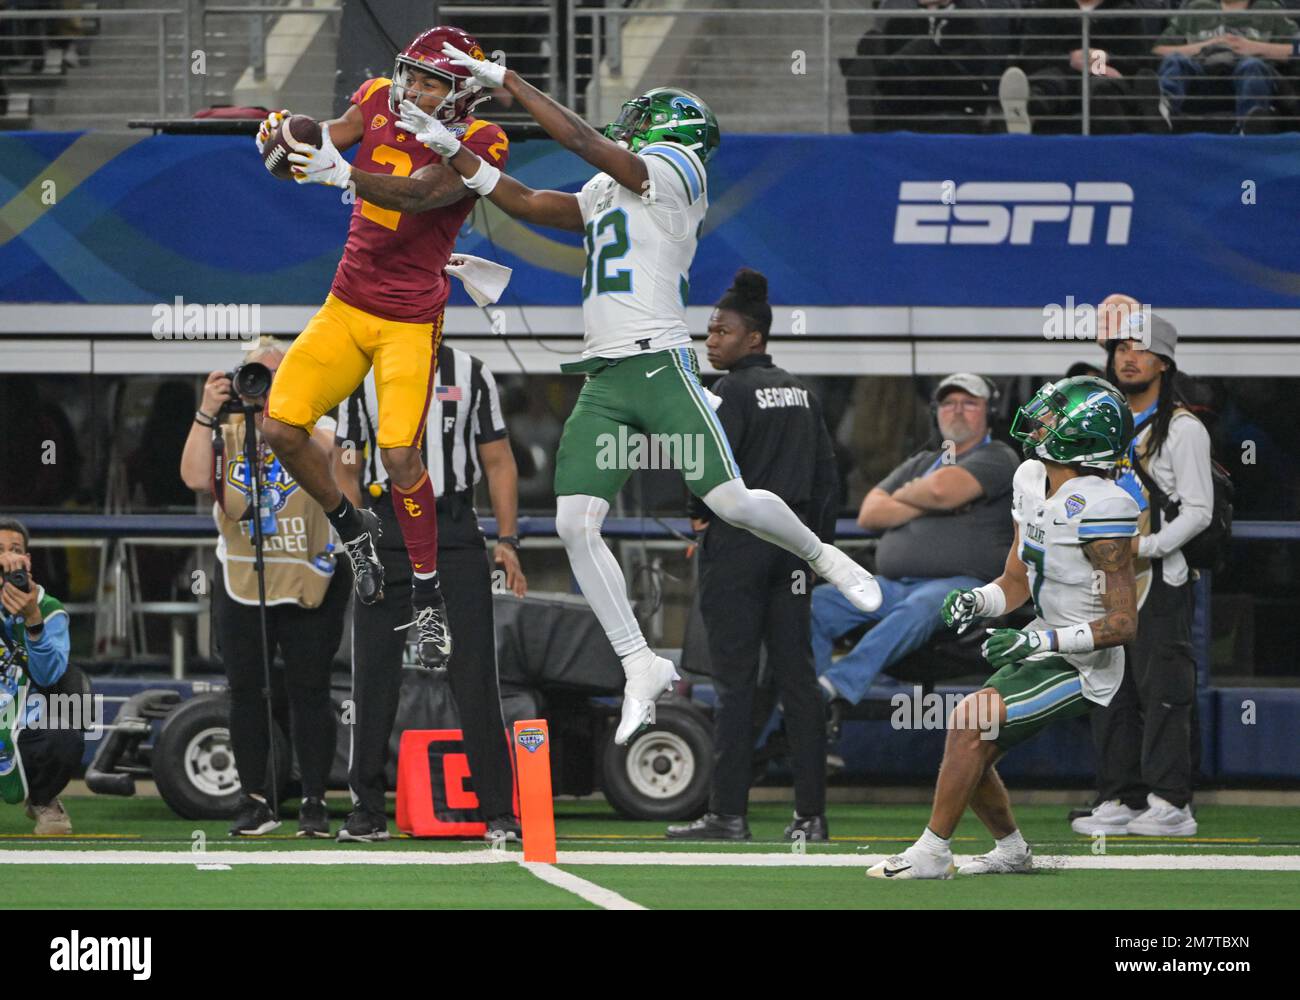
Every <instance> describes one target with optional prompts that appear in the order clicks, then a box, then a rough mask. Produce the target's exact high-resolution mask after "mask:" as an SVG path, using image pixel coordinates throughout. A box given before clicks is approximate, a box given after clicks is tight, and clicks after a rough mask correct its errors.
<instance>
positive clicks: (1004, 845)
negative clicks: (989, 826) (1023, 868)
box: [994, 830, 1029, 855]
mask: <svg viewBox="0 0 1300 1000" xmlns="http://www.w3.org/2000/svg"><path fill="white" fill-rule="evenodd" d="M994 843H995V844H997V845H998V846H997V849H998V850H999V851H1002V852H1003V853H1005V854H1016V855H1020V854H1024V853H1025V852H1026V851H1028V850H1029V845H1028V844H1026V843H1025V838H1024V837H1022V836H1021V835H1020V831H1019V830H1012V831H1011V832H1010V833H1008V834H1007V835H1006V836H1005V837H999V838H997V839H995V840H994Z"/></svg>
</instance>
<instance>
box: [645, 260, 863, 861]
mask: <svg viewBox="0 0 1300 1000" xmlns="http://www.w3.org/2000/svg"><path fill="white" fill-rule="evenodd" d="M771 326H772V309H771V307H770V306H769V305H768V302H767V279H766V278H765V277H763V275H761V274H759V273H758V272H757V271H752V270H749V269H748V268H742V269H741V270H740V271H739V272H738V273H737V274H736V277H735V280H734V281H733V283H732V286H731V288H730V289H728V290H727V292H726V294H725V295H723V297H722V299H721V300H720V301H719V302H718V304H717V306H716V307H715V309H714V311H713V315H712V316H711V317H710V318H709V339H708V342H707V346H708V356H709V363H710V364H712V365H713V367H715V368H720V369H723V370H725V371H727V372H729V374H727V375H726V376H724V377H723V378H722V379H721V380H720V381H719V382H718V383H717V384H716V385H714V386H713V391H714V392H715V393H717V394H718V395H720V396H721V397H722V404H721V405H720V406H719V407H718V417H719V419H720V420H721V421H722V425H723V428H724V429H725V430H726V432H727V439H728V440H729V441H730V443H731V447H732V449H733V451H734V452H735V456H736V463H737V464H738V465H739V466H740V468H741V469H743V470H744V473H745V482H746V484H747V485H749V486H750V487H752V488H755V489H764V490H770V491H771V492H772V493H775V494H776V495H777V496H779V497H780V498H781V499H782V500H784V501H785V502H786V503H787V504H788V505H789V506H790V508H791V509H792V510H794V512H795V513H796V514H798V515H799V517H800V518H801V519H802V520H803V522H804V523H805V524H806V525H808V526H809V527H810V528H811V529H812V530H813V531H815V532H816V533H817V535H818V537H820V538H821V539H822V540H823V541H825V542H830V541H833V539H834V533H835V495H836V492H837V482H836V473H835V455H834V451H833V449H832V446H831V439H830V435H829V434H828V433H827V431H826V425H825V424H824V423H823V421H822V413H821V406H820V404H819V403H818V402H817V398H816V397H815V396H814V395H812V393H810V392H809V391H808V390H807V389H806V388H805V387H804V386H803V385H802V384H801V383H800V382H799V380H798V379H797V378H795V377H794V376H792V375H790V374H789V373H788V372H785V371H782V370H781V369H780V368H777V367H776V366H775V365H774V364H772V359H771V357H770V356H769V355H768V354H767V353H766V352H767V336H768V331H769V330H770V329H771ZM690 512H691V517H692V523H693V525H694V527H695V529H696V531H701V530H704V529H705V528H706V526H707V530H704V541H703V544H702V545H701V547H700V610H701V613H702V615H703V618H704V624H705V628H706V630H707V632H708V643H709V654H710V658H711V659H712V661H713V680H714V687H715V689H716V691H717V695H718V704H717V709H716V711H715V714H714V757H715V764H714V773H713V793H712V795H711V796H710V801H709V811H708V812H707V813H706V814H705V815H704V816H703V817H701V818H700V819H698V820H696V821H695V822H694V823H689V824H685V825H682V826H670V827H669V828H668V836H669V837H672V838H678V839H689V840H702V839H708V840H746V839H748V838H749V836H750V833H749V825H748V823H747V822H746V820H745V813H746V809H747V805H748V799H749V782H750V777H751V758H752V753H753V743H754V739H753V737H754V734H753V712H754V696H755V691H756V688H757V681H758V664H759V650H760V647H762V646H766V648H767V654H768V655H767V659H768V663H769V664H770V665H771V667H772V669H773V671H774V673H775V677H776V682H777V685H778V687H779V689H780V693H781V704H782V707H783V710H784V718H785V727H786V732H787V735H788V737H789V740H790V748H791V763H792V765H793V768H794V784H795V818H794V821H793V822H792V823H791V824H790V825H789V826H788V827H786V831H785V835H786V837H787V838H789V839H794V838H796V837H803V838H805V839H807V840H825V839H826V836H827V832H826V817H825V810H826V771H825V757H826V715H825V708H824V706H823V703H822V698H821V695H820V694H819V692H818V688H817V675H816V673H815V672H814V670H813V662H812V646H811V625H810V602H809V593H810V591H811V589H812V588H811V586H810V580H809V577H810V576H811V570H810V569H809V568H808V564H807V563H805V562H803V561H802V560H800V559H799V558H797V557H796V556H793V555H791V554H789V553H787V552H785V551H784V550H782V549H780V548H778V547H777V546H775V545H772V544H771V543H769V542H764V541H762V540H761V539H759V538H756V537H755V536H754V535H752V534H750V533H749V532H748V531H745V530H743V529H740V528H734V527H732V526H731V525H729V524H727V523H726V522H725V521H723V520H722V519H721V518H715V517H714V516H713V515H712V513H711V512H710V511H709V509H708V507H707V506H706V505H705V504H704V502H703V501H701V500H699V499H698V498H695V499H692V502H691V506H690Z"/></svg>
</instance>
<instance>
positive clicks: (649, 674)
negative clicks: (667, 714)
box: [614, 656, 681, 746]
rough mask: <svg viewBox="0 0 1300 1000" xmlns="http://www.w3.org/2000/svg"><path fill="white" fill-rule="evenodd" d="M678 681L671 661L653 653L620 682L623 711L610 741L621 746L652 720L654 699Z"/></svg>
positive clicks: (652, 722) (651, 723)
mask: <svg viewBox="0 0 1300 1000" xmlns="http://www.w3.org/2000/svg"><path fill="white" fill-rule="evenodd" d="M677 680H681V678H680V677H679V676H678V675H677V669H676V668H675V667H674V666H673V661H672V660H665V659H664V658H663V657H662V656H656V657H655V658H654V660H653V661H652V662H651V663H650V665H649V666H648V667H646V668H645V669H644V670H642V671H641V672H640V673H639V674H635V675H634V676H632V677H629V678H628V679H627V680H626V681H625V682H624V684H623V713H622V715H621V716H620V717H619V720H618V729H616V730H615V731H614V742H615V743H616V744H618V745H619V746H623V745H624V744H626V743H627V741H628V740H630V739H631V738H632V737H633V736H635V735H636V733H637V731H638V730H639V729H641V728H642V727H643V726H649V725H653V724H654V721H655V699H656V698H658V697H659V696H660V695H661V694H663V693H664V692H665V691H668V690H670V689H671V688H672V686H673V681H677Z"/></svg>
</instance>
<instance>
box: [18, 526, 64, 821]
mask: <svg viewBox="0 0 1300 1000" xmlns="http://www.w3.org/2000/svg"><path fill="white" fill-rule="evenodd" d="M30 540H31V536H30V535H29V534H28V532H27V528H26V526H25V525H23V523H22V522H21V521H16V520H14V519H13V518H10V517H6V518H0V605H2V606H0V800H2V801H5V802H14V803H17V802H22V801H23V799H24V798H26V801H27V815H28V816H29V817H31V818H32V819H34V820H36V832H37V833H38V834H68V833H71V832H72V821H71V820H70V819H69V818H68V813H67V810H65V809H64V808H63V802H62V801H60V799H59V793H60V792H62V791H63V789H64V788H66V787H67V785H68V782H69V781H71V780H72V776H73V775H74V774H76V773H77V766H78V765H79V764H80V763H81V749H82V734H81V729H80V726H81V725H82V721H81V719H77V720H76V727H74V726H72V725H70V722H71V721H72V720H71V719H69V718H66V717H64V716H63V715H62V713H61V712H60V711H59V708H60V705H59V703H58V702H56V700H55V699H52V698H51V697H50V696H51V695H57V694H81V693H83V689H82V687H81V682H82V681H84V675H82V674H81V672H80V671H79V670H77V669H76V668H75V667H70V666H69V664H68V652H69V649H70V643H69V640H68V613H67V611H65V610H64V609H63V605H62V604H60V603H59V602H58V601H57V600H55V598H53V597H51V596H50V595H49V594H48V593H46V592H45V588H44V587H42V586H41V585H40V584H39V583H37V582H36V579H35V577H33V576H32V560H31V556H30V555H29V554H28V551H27V547H28V543H29V542H30ZM24 577H25V579H22V578H24ZM15 733H16V734H17V736H16V738H15Z"/></svg>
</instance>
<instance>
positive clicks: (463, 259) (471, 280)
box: [447, 253, 514, 306]
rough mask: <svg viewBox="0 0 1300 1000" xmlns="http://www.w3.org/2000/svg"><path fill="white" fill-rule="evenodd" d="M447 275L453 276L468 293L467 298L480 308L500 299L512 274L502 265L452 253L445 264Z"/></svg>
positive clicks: (465, 254)
mask: <svg viewBox="0 0 1300 1000" xmlns="http://www.w3.org/2000/svg"><path fill="white" fill-rule="evenodd" d="M447 273H448V274H454V275H455V276H456V277H457V278H459V279H460V280H461V283H462V284H463V285H464V286H465V291H467V292H469V297H470V298H471V299H473V300H474V302H475V303H476V304H478V305H480V306H486V305H490V304H491V303H493V302H496V301H497V300H498V299H499V298H501V293H502V292H504V291H505V290H506V285H507V284H509V283H510V275H511V274H513V273H514V272H513V271H512V270H511V269H510V268H508V267H506V266H505V265H504V264H497V263H495V262H494V261H490V260H484V259H483V258H482V257H471V256H470V255H469V254H467V253H454V254H452V255H451V259H450V260H448V262H447Z"/></svg>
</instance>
